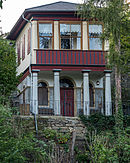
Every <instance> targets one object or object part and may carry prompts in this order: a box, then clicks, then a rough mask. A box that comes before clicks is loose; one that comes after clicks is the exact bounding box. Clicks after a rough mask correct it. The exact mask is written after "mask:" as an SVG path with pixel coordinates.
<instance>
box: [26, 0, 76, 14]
mask: <svg viewBox="0 0 130 163" xmlns="http://www.w3.org/2000/svg"><path fill="white" fill-rule="evenodd" d="M77 6H78V4H77V3H70V2H63V1H59V2H55V3H51V4H47V5H42V6H37V7H33V8H28V9H26V10H25V11H30V12H32V11H77Z"/></svg>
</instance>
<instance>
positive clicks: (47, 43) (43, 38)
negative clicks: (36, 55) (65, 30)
mask: <svg viewBox="0 0 130 163" xmlns="http://www.w3.org/2000/svg"><path fill="white" fill-rule="evenodd" d="M52 46H53V26H52V23H39V48H40V49H52Z"/></svg>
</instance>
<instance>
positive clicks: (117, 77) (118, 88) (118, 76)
mask: <svg viewBox="0 0 130 163" xmlns="http://www.w3.org/2000/svg"><path fill="white" fill-rule="evenodd" d="M120 47H121V44H120V39H119V40H118V44H117V45H116V48H115V50H116V51H117V52H118V55H121V53H120ZM115 87H116V92H115V111H116V113H117V112H118V104H119V102H121V72H120V70H119V67H118V65H116V66H115Z"/></svg>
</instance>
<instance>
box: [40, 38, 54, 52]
mask: <svg viewBox="0 0 130 163" xmlns="http://www.w3.org/2000/svg"><path fill="white" fill-rule="evenodd" d="M40 49H52V38H50V37H40Z"/></svg>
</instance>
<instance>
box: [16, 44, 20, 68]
mask: <svg viewBox="0 0 130 163" xmlns="http://www.w3.org/2000/svg"><path fill="white" fill-rule="evenodd" d="M17 55H18V65H20V42H18V43H17Z"/></svg>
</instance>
